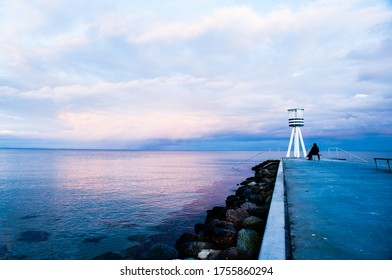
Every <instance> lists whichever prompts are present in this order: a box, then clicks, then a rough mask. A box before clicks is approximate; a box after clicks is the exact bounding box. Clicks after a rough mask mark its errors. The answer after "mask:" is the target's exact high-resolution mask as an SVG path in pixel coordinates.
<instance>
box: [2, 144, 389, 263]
mask: <svg viewBox="0 0 392 280" xmlns="http://www.w3.org/2000/svg"><path fill="white" fill-rule="evenodd" d="M353 154H356V155H358V156H360V157H361V158H364V159H366V160H368V161H369V164H374V163H372V160H373V157H391V156H392V153H391V152H357V153H355V152H353ZM283 156H285V152H282V151H271V150H268V151H267V150H266V151H261V152H257V151H129V150H54V149H53V150H52V149H0V259H3V260H4V259H26V260H90V259H94V258H96V257H98V256H101V255H102V254H105V253H107V252H112V253H115V254H120V255H126V256H128V258H134V259H142V258H145V255H143V254H145V252H147V251H148V250H149V248H150V247H151V246H152V245H153V244H156V243H165V244H167V245H170V246H174V244H175V242H176V240H177V239H178V238H179V237H180V235H181V234H182V233H184V232H193V228H194V225H195V224H197V223H203V222H204V219H205V216H206V210H209V209H212V208H213V207H214V206H224V205H225V199H226V197H227V196H229V195H232V194H234V192H235V190H236V189H237V188H238V184H239V183H241V182H242V181H243V180H244V179H245V178H247V177H250V176H253V172H252V170H251V168H252V167H253V166H254V165H256V164H258V163H260V162H262V161H264V160H268V159H280V158H281V157H283ZM340 157H341V154H340Z"/></svg>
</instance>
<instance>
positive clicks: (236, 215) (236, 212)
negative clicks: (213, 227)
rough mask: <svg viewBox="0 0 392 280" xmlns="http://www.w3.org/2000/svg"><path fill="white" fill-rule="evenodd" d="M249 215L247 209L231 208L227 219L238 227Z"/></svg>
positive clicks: (227, 213)
mask: <svg viewBox="0 0 392 280" xmlns="http://www.w3.org/2000/svg"><path fill="white" fill-rule="evenodd" d="M248 217H249V214H248V212H246V210H245V209H242V208H237V209H229V210H227V212H226V221H228V222H230V223H232V224H233V225H234V226H235V227H236V228H237V229H239V228H240V227H241V225H242V222H243V221H244V220H245V219H246V218H248Z"/></svg>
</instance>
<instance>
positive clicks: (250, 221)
mask: <svg viewBox="0 0 392 280" xmlns="http://www.w3.org/2000/svg"><path fill="white" fill-rule="evenodd" d="M242 228H245V229H251V230H254V231H255V232H257V233H259V234H261V235H262V234H263V233H264V229H265V221H264V220H262V219H260V218H258V217H255V216H250V217H248V218H246V219H245V220H244V221H243V223H242Z"/></svg>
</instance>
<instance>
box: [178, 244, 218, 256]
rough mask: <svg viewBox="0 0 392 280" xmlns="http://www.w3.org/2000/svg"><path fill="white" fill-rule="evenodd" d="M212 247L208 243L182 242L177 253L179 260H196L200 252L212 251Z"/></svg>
mask: <svg viewBox="0 0 392 280" xmlns="http://www.w3.org/2000/svg"><path fill="white" fill-rule="evenodd" d="M214 247H215V246H214V245H213V244H211V243H209V242H200V241H199V242H184V243H182V244H181V245H180V246H179V248H178V252H179V255H180V257H181V258H197V257H198V255H199V253H200V252H201V250H203V249H214Z"/></svg>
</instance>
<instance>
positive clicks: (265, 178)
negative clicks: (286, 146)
mask: <svg viewBox="0 0 392 280" xmlns="http://www.w3.org/2000/svg"><path fill="white" fill-rule="evenodd" d="M278 167H279V160H268V161H265V162H263V163H261V164H259V165H256V166H254V167H253V168H252V170H253V171H254V176H253V177H249V178H246V179H245V180H244V181H243V182H241V183H240V184H238V188H237V190H236V191H235V193H234V194H233V195H229V196H228V197H227V198H226V201H225V206H215V207H213V208H212V209H210V210H207V215H206V217H205V221H204V223H199V224H196V225H195V226H194V232H185V233H183V234H182V235H181V236H180V237H179V238H178V239H177V241H176V243H175V245H174V246H170V245H167V244H166V243H164V242H165V241H160V242H159V241H158V242H154V240H149V241H144V242H142V240H136V241H140V242H136V245H134V246H133V247H130V248H128V249H125V250H123V251H122V252H120V253H119V254H118V253H113V252H107V253H104V254H102V255H99V256H97V257H95V258H94V259H98V260H111V259H113V260H118V259H127V260H129V259H144V260H172V259H201V260H252V259H257V258H258V254H259V250H260V246H261V242H262V239H263V235H264V229H265V224H266V221H267V217H268V212H269V207H270V203H271V199H272V193H273V190H274V187H275V179H276V175H277V172H278ZM133 238H134V237H129V238H128V240H129V241H131V242H135V240H134V239H133ZM142 239H144V238H142ZM99 240H100V239H99ZM99 240H98V238H88V239H85V241H84V242H89V243H93V242H98V241H99ZM155 241H157V240H155Z"/></svg>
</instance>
